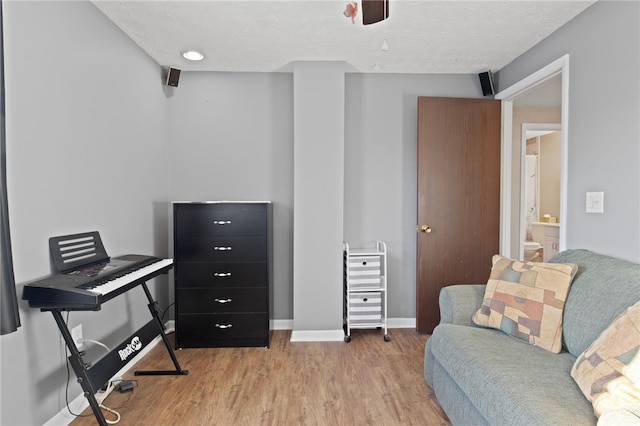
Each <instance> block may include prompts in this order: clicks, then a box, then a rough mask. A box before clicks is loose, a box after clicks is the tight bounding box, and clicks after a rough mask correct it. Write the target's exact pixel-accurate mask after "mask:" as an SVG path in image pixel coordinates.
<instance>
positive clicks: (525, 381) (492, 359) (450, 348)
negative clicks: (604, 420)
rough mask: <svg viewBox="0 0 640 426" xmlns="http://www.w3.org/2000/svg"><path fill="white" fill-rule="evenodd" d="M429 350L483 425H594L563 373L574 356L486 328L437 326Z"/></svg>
mask: <svg viewBox="0 0 640 426" xmlns="http://www.w3.org/2000/svg"><path fill="white" fill-rule="evenodd" d="M429 340H432V342H431V344H430V349H431V351H432V353H433V356H434V361H436V362H437V363H439V364H440V365H442V367H443V368H444V369H445V370H446V371H447V373H448V374H449V375H450V376H451V377H452V379H453V380H454V381H455V382H456V383H457V384H458V386H459V387H460V389H462V390H464V392H465V393H466V396H467V397H468V398H469V400H470V401H471V402H472V403H473V404H474V405H475V407H476V408H477V409H478V411H479V412H480V413H481V414H482V416H484V417H485V418H486V419H487V421H488V423H489V424H496V425H517V424H521V425H524V424H526V425H552V424H559V423H558V419H562V424H567V425H569V424H573V425H587V424H595V423H596V417H595V416H594V415H593V410H592V407H591V404H590V403H589V401H587V400H586V399H585V397H584V395H583V394H582V392H581V391H580V389H579V388H578V386H577V385H576V383H575V382H574V381H573V380H572V379H571V376H570V374H569V372H570V370H571V366H572V365H573V362H574V361H575V357H573V356H572V355H571V354H569V353H567V352H562V353H560V354H554V353H551V352H548V351H545V350H543V349H541V348H538V347H535V346H532V345H529V344H527V343H525V342H522V341H521V340H517V339H514V338H512V337H510V336H508V335H505V334H504V333H502V332H500V331H497V330H493V329H488V328H484V329H483V328H476V327H466V326H459V325H453V324H440V325H438V326H437V327H436V328H435V330H434V332H433V335H432V336H431V337H430V338H429Z"/></svg>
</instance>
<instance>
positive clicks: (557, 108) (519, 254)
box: [495, 55, 569, 259]
mask: <svg viewBox="0 0 640 426" xmlns="http://www.w3.org/2000/svg"><path fill="white" fill-rule="evenodd" d="M568 93H569V55H564V56H563V57H561V58H559V59H557V60H556V61H554V62H552V63H551V64H549V65H547V66H546V67H544V68H542V69H540V70H539V71H537V72H535V73H533V74H531V75H530V76H528V77H526V78H525V79H523V80H521V81H519V82H518V83H515V84H514V85H512V86H511V87H509V88H507V89H505V90H503V91H501V92H500V93H498V94H496V97H495V98H496V99H499V100H501V101H502V123H503V126H502V147H501V148H502V155H501V173H500V175H501V193H500V218H501V219H500V254H502V255H503V256H506V257H511V258H518V259H523V257H524V250H523V242H524V241H525V240H526V225H525V223H524V222H525V220H524V212H523V209H524V207H523V205H524V204H523V203H524V198H525V193H524V191H523V182H522V173H523V170H522V169H523V167H525V166H524V165H523V163H524V162H525V160H523V155H525V154H524V153H523V149H524V145H523V142H522V138H523V136H522V133H523V132H524V130H523V129H524V128H523V124H532V123H559V127H560V129H561V130H562V131H561V138H560V139H561V140H560V155H559V157H560V177H559V181H560V183H559V185H560V188H559V194H560V201H559V212H558V214H557V218H556V222H557V223H559V224H560V225H559V226H558V235H557V239H556V241H555V242H554V243H553V244H554V250H557V251H561V250H564V249H565V248H566V226H565V225H566V215H567V208H566V206H567V160H568V151H567V147H568V123H567V119H568V104H569V97H568ZM542 103H544V105H542ZM540 106H544V108H542V109H540V108H538V107H540ZM534 110H535V111H536V114H537V115H536V114H534V115H535V118H531V117H533V115H532V114H533V113H532V111H534ZM541 111H542V112H541ZM542 214H543V215H544V214H545V213H542Z"/></svg>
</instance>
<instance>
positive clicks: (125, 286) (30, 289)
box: [22, 254, 173, 311]
mask: <svg viewBox="0 0 640 426" xmlns="http://www.w3.org/2000/svg"><path fill="white" fill-rule="evenodd" d="M172 267H173V259H162V258H158V257H153V256H145V255H137V254H128V255H125V256H119V257H114V258H110V259H106V260H104V261H100V262H96V263H92V264H88V265H83V266H80V267H78V268H76V269H72V270H70V271H67V272H64V273H59V274H54V275H51V276H49V277H47V278H44V279H41V280H38V281H34V282H32V283H29V284H26V285H25V286H24V288H23V291H22V299H24V300H27V301H28V302H29V306H30V307H32V308H41V309H43V310H49V309H60V310H93V311H97V310H100V307H101V305H102V304H103V303H105V302H107V301H108V300H111V299H113V298H114V297H116V296H118V295H120V294H122V293H124V292H126V291H128V290H130V289H131V288H133V287H135V286H137V285H139V284H142V283H143V282H145V281H147V280H149V279H151V278H153V277H155V276H156V275H159V274H162V273H166V272H167V271H169V269H171V268H172Z"/></svg>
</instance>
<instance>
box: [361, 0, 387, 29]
mask: <svg viewBox="0 0 640 426" xmlns="http://www.w3.org/2000/svg"><path fill="white" fill-rule="evenodd" d="M387 18H389V0H362V23H363V24H364V25H369V24H375V23H376V22H380V21H384V20H385V19H387Z"/></svg>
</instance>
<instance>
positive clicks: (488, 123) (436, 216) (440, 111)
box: [416, 97, 501, 333]
mask: <svg viewBox="0 0 640 426" xmlns="http://www.w3.org/2000/svg"><path fill="white" fill-rule="evenodd" d="M500 122H501V103H500V101H496V100H487V99H461V98H435V97H419V98H418V229H417V239H418V241H417V272H416V277H417V283H416V328H417V331H418V332H420V333H432V332H433V329H434V327H435V326H436V325H437V324H438V322H439V321H440V311H439V307H438V296H439V293H440V289H441V288H442V287H445V286H447V285H451V284H485V283H486V282H487V279H488V277H489V273H490V271H491V258H492V256H493V255H494V254H497V253H498V249H499V234H500V132H501V123H500Z"/></svg>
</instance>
